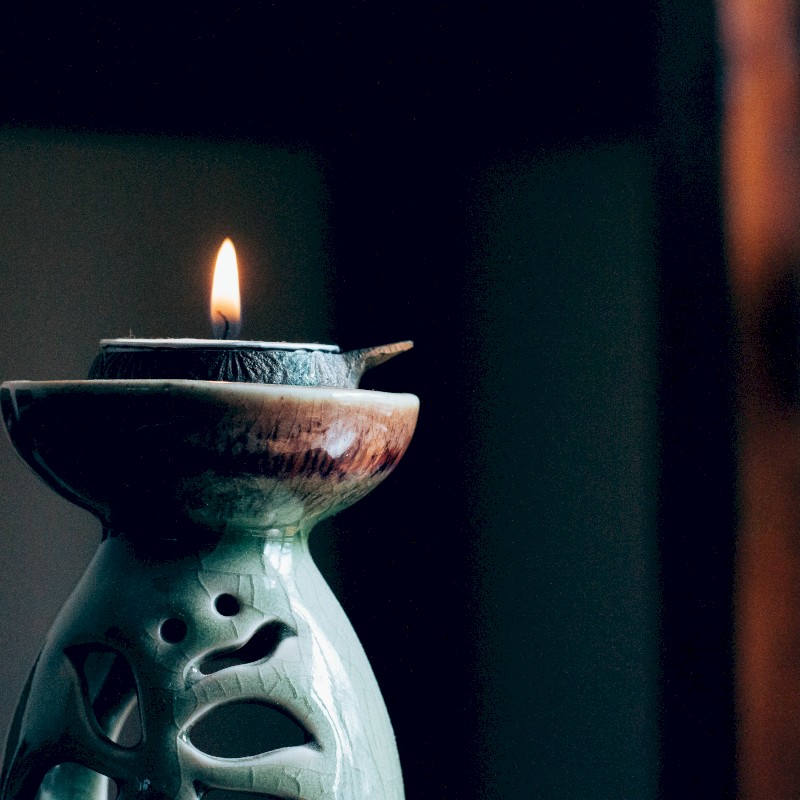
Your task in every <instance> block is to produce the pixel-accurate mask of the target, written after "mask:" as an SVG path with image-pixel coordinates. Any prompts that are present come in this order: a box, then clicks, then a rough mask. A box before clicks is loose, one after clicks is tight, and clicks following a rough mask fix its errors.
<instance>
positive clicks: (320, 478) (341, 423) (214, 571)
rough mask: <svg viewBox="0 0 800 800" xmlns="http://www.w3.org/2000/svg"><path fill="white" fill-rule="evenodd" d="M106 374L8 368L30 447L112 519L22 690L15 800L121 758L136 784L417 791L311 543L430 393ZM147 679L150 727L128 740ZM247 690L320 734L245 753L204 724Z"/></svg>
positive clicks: (383, 467) (329, 792)
mask: <svg viewBox="0 0 800 800" xmlns="http://www.w3.org/2000/svg"><path fill="white" fill-rule="evenodd" d="M87 383H90V382H78V383H76V384H22V383H20V384H14V385H11V386H9V385H5V386H4V387H3V398H2V399H3V409H4V413H5V416H6V420H7V424H8V427H9V431H10V434H11V437H12V440H13V441H14V444H15V446H17V447H18V449H19V451H20V453H21V454H22V455H23V457H24V458H25V459H26V460H27V461H28V463H29V464H30V465H31V466H32V467H33V468H34V469H35V470H36V471H37V472H38V473H39V474H40V475H41V476H42V477H44V478H45V480H47V481H48V483H50V484H51V485H52V486H53V487H54V488H55V489H56V490H57V491H59V492H61V493H62V494H65V495H66V496H68V497H69V498H70V499H73V500H76V501H78V502H80V503H81V504H82V505H84V506H85V507H87V508H90V509H91V510H93V511H94V512H95V513H96V514H97V515H98V516H99V517H100V518H101V519H102V520H103V522H104V525H105V529H106V535H105V537H104V540H103V543H102V544H101V546H100V548H99V550H98V552H97V554H96V556H95V558H94V560H93V561H92V563H91V565H90V566H89V568H88V570H87V572H86V574H85V575H84V577H83V578H82V580H81V582H80V584H79V585H78V587H77V589H76V590H75V592H74V594H73V596H72V597H71V598H70V600H69V602H68V603H67V605H66V606H65V607H64V609H63V610H62V612H61V614H60V615H59V617H58V619H57V621H56V623H55V625H54V627H53V629H52V631H51V633H50V635H49V637H48V639H47V641H46V643H45V646H44V648H43V650H42V653H41V655H40V657H39V660H38V662H37V664H36V666H35V667H34V669H33V671H32V674H31V679H30V681H29V685H28V687H27V688H26V691H25V693H24V695H23V698H22V699H21V701H20V707H19V710H18V713H17V717H16V719H15V722H14V725H13V727H12V730H11V733H10V736H9V740H8V745H7V750H6V759H5V764H4V769H3V775H2V795H1V796H2V798H3V800H11V798H14V799H15V800H34V798H36V797H37V796H38V798H39V800H51V799H52V800H89V799H91V800H105V798H106V795H107V788H106V785H105V782H106V778H105V777H103V776H108V777H109V778H111V779H113V780H114V782H115V783H116V786H117V788H118V790H119V797H120V798H123V799H124V798H134V797H135V798H146V799H147V800H166V799H167V798H185V800H195V798H199V797H202V796H203V795H204V794H205V793H206V792H209V791H212V792H213V791H214V790H227V791H233V792H240V793H243V794H244V795H250V796H251V797H253V798H254V800H255V798H256V797H257V796H261V797H262V798H283V799H284V800H322V798H325V799H326V800H402V798H403V788H402V777H401V772H400V765H399V761H398V757H397V750H396V746H395V743H394V736H393V733H392V729H391V724H390V722H389V718H388V715H387V713H386V709H385V706H384V704H383V701H382V698H381V695H380V691H379V689H378V686H377V684H376V681H375V678H374V676H373V674H372V670H371V668H370V666H369V663H368V661H367V659H366V656H365V655H364V652H363V649H362V648H361V645H360V643H359V642H358V639H357V637H356V635H355V633H354V632H353V630H352V628H351V626H350V624H349V622H348V620H347V618H346V616H345V615H344V612H343V611H342V609H341V607H340V606H339V604H338V602H337V601H336V599H335V598H334V596H333V595H332V593H331V592H330V590H329V589H328V587H327V585H326V584H325V582H324V580H323V579H322V577H321V575H320V574H319V572H318V571H317V569H316V567H315V566H314V564H313V562H312V560H311V558H310V555H309V553H308V547H307V542H308V532H309V530H310V527H311V525H312V524H313V522H314V521H315V520H317V519H319V518H321V517H322V516H324V515H326V514H330V513H334V512H335V511H336V510H338V509H339V508H342V507H344V506H345V505H347V504H349V503H350V502H354V501H355V500H357V499H358V498H359V497H361V496H363V495H364V494H366V492H367V491H369V490H370V489H371V488H372V487H373V486H374V485H375V484H376V483H377V482H378V481H379V480H380V479H382V477H383V476H384V475H385V474H387V473H388V472H389V471H390V470H391V468H392V467H393V466H394V464H395V463H396V461H397V459H398V458H399V457H400V456H401V455H402V453H403V451H404V450H405V447H406V446H407V445H408V440H409V439H410V437H411V434H412V431H413V427H414V421H415V419H416V412H417V402H416V398H413V397H411V396H407V395H385V394H381V393H374V392H358V391H355V392H343V391H342V392H337V391H336V390H322V389H305V390H304V389H292V388H291V387H270V386H258V387H248V386H243V385H238V386H234V387H233V389H229V388H226V387H225V385H218V384H202V383H201V382H197V383H193V382H150V385H148V386H146V387H143V386H141V385H137V386H133V387H132V386H129V385H128V382H126V381H120V382H98V383H97V384H96V385H94V386H87V385H86V384H87ZM132 383H137V382H132ZM103 401H107V402H108V407H106V406H105V405H104V402H103ZM164 415H166V416H164ZM159 419H162V424H161V425H158V424H157V421H158V420H159ZM164 420H168V424H166V425H165V424H163V421H164ZM68 423H70V424H68ZM201 423H202V424H201ZM190 431H193V432H194V433H193V434H192V435H190ZM84 438H85V439H86V440H88V441H87V446H86V449H85V450H77V449H76V450H73V452H72V455H73V458H72V459H69V458H66V457H65V456H64V455H63V453H62V451H63V449H64V448H70V447H75V448H77V446H78V444H79V443H80V442H81V441H82V440H84ZM166 445H169V447H167V446H166ZM119 450H127V456H128V459H129V461H130V463H128V464H127V465H126V464H125V459H124V458H123V456H122V454H121V453H119V452H118V451H119ZM115 454H116V455H115ZM115 470H122V473H121V475H122V480H123V481H125V482H126V483H125V484H124V489H122V488H119V480H120V475H119V474H117V475H115V474H114V472H115ZM154 485H157V488H156V486H154ZM115 487H116V488H115ZM143 492H144V493H145V495H146V496H147V497H148V503H149V505H148V507H147V514H144V513H134V512H133V509H132V503H131V502H130V501H129V499H128V497H129V495H133V496H141V495H142V493H143ZM201 499H202V502H201ZM118 509H121V511H120V512H118ZM270 509H272V510H273V511H270ZM273 512H274V513H273ZM220 598H224V599H225V600H226V603H227V605H226V606H223V605H221V604H220ZM220 609H222V611H221V610H220ZM223 612H224V613H223ZM98 654H99V656H100V660H97V656H98ZM106 656H110V657H111V658H112V660H111V661H110V662H109V661H108V659H106V660H105V661H104V660H103V659H104V658H106ZM93 659H94V660H93ZM125 676H127V677H125ZM134 699H138V709H139V714H140V716H141V728H142V731H141V733H142V736H141V741H139V742H138V744H134V745H132V746H128V745H125V744H123V743H122V742H120V741H117V735H118V733H119V730H120V728H121V724H122V720H123V718H124V716H125V714H126V712H127V710H128V709H129V708H130V706H131V703H132V702H133V700H134ZM241 701H254V702H255V701H257V702H260V703H266V704H268V705H269V706H272V707H274V708H276V709H278V710H280V711H281V712H282V713H283V714H285V715H286V716H288V717H289V718H290V719H292V720H293V721H294V722H295V723H296V724H297V725H298V726H299V728H300V729H302V731H303V732H304V742H303V743H301V744H293V745H291V746H287V747H280V748H279V749H272V750H269V751H267V752H262V753H257V754H254V755H247V756H246V757H239V758H223V757H220V756H219V755H218V754H217V755H214V754H210V753H209V752H205V751H204V750H203V749H202V748H201V747H200V746H198V745H196V744H195V743H194V741H193V739H192V730H193V727H194V726H195V725H197V724H198V722H199V721H201V720H202V719H203V718H204V717H205V716H206V715H208V714H211V713H213V712H214V710H215V709H218V708H220V707H223V706H225V705H227V704H232V703H238V702H241ZM87 768H88V769H87ZM90 770H91V771H90Z"/></svg>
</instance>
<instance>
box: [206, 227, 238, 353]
mask: <svg viewBox="0 0 800 800" xmlns="http://www.w3.org/2000/svg"><path fill="white" fill-rule="evenodd" d="M211 325H212V327H213V329H214V336H215V337H216V338H217V339H228V338H231V339H235V338H236V337H237V336H238V335H239V330H240V329H241V327H242V301H241V297H240V294H239V269H238V264H237V263H236V249H235V248H234V246H233V242H232V241H231V240H230V239H226V240H225V241H224V242H223V243H222V247H220V249H219V253H218V254H217V263H216V265H215V266H214V280H213V282H212V285H211Z"/></svg>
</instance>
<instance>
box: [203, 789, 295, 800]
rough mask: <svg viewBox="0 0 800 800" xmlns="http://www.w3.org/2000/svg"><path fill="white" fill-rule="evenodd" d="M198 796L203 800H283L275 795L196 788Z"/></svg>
mask: <svg viewBox="0 0 800 800" xmlns="http://www.w3.org/2000/svg"><path fill="white" fill-rule="evenodd" d="M196 791H197V796H198V797H201V798H203V800H283V798H282V797H278V796H277V795H274V794H255V793H252V792H234V791H232V790H230V789H203V788H202V787H199V786H198V787H196Z"/></svg>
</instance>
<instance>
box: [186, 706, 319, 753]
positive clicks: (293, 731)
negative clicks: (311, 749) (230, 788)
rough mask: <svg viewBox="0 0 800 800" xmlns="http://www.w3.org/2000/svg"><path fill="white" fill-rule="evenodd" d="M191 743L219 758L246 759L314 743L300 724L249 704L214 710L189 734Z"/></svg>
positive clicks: (271, 709) (201, 719)
mask: <svg viewBox="0 0 800 800" xmlns="http://www.w3.org/2000/svg"><path fill="white" fill-rule="evenodd" d="M188 737H189V741H190V742H191V743H192V744H193V745H194V746H195V747H196V748H197V749H198V750H202V751H203V752H204V753H207V754H208V755H210V756H216V757H217V758H245V757H247V756H257V755H259V754H261V753H268V752H269V751H270V750H278V749H279V748H281V747H295V746H297V745H301V744H306V743H308V742H310V741H311V736H310V734H309V733H308V731H306V730H305V729H304V728H303V727H302V726H301V725H300V724H299V723H298V722H296V721H295V720H293V719H291V718H290V717H289V716H288V715H287V714H286V713H284V712H283V711H279V710H278V709H277V708H273V707H272V706H270V705H267V704H266V703H258V702H249V701H245V700H240V701H234V702H232V703H226V704H225V705H221V706H217V707H216V708H212V709H211V711H209V712H208V713H207V714H205V715H204V716H202V717H201V718H200V719H199V720H198V721H197V722H196V723H195V724H194V725H193V726H192V727H191V728H190V730H189V731H188Z"/></svg>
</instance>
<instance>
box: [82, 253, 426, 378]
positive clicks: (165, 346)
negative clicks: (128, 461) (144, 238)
mask: <svg viewBox="0 0 800 800" xmlns="http://www.w3.org/2000/svg"><path fill="white" fill-rule="evenodd" d="M210 317H211V325H212V328H213V331H214V335H215V336H216V337H217V338H216V339H134V338H128V339H103V340H102V341H101V342H100V352H99V353H98V355H97V357H96V358H95V360H94V362H93V363H92V366H91V369H90V370H89V378H90V379H93V380H97V379H188V380H213V381H234V382H244V383H272V384H284V385H292V386H331V387H340V388H351V389H353V388H356V387H357V386H358V382H359V380H360V379H361V376H362V375H363V373H364V372H365V371H366V370H367V369H369V368H370V367H374V366H377V365H378V364H381V363H383V362H384V361H386V360H388V359H389V358H391V357H392V356H394V355H397V354H398V353H402V352H403V351H405V350H409V349H410V348H411V347H412V346H413V343H412V342H408V341H405V342H395V343H394V344H388V345H381V346H379V347H368V348H365V349H363V350H353V351H350V352H347V353H341V352H339V347H338V346H337V345H334V344H316V343H308V342H302V343H301V342H260V341H245V340H240V339H236V338H231V337H236V336H237V335H238V334H239V331H240V329H241V301H240V296H239V274H238V265H237V262H236V250H235V248H234V246H233V242H232V241H231V240H230V239H225V241H224V242H223V243H222V246H221V247H220V249H219V253H218V255H217V261H216V265H215V268H214V278H213V281H212V289H211V301H210Z"/></svg>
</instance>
